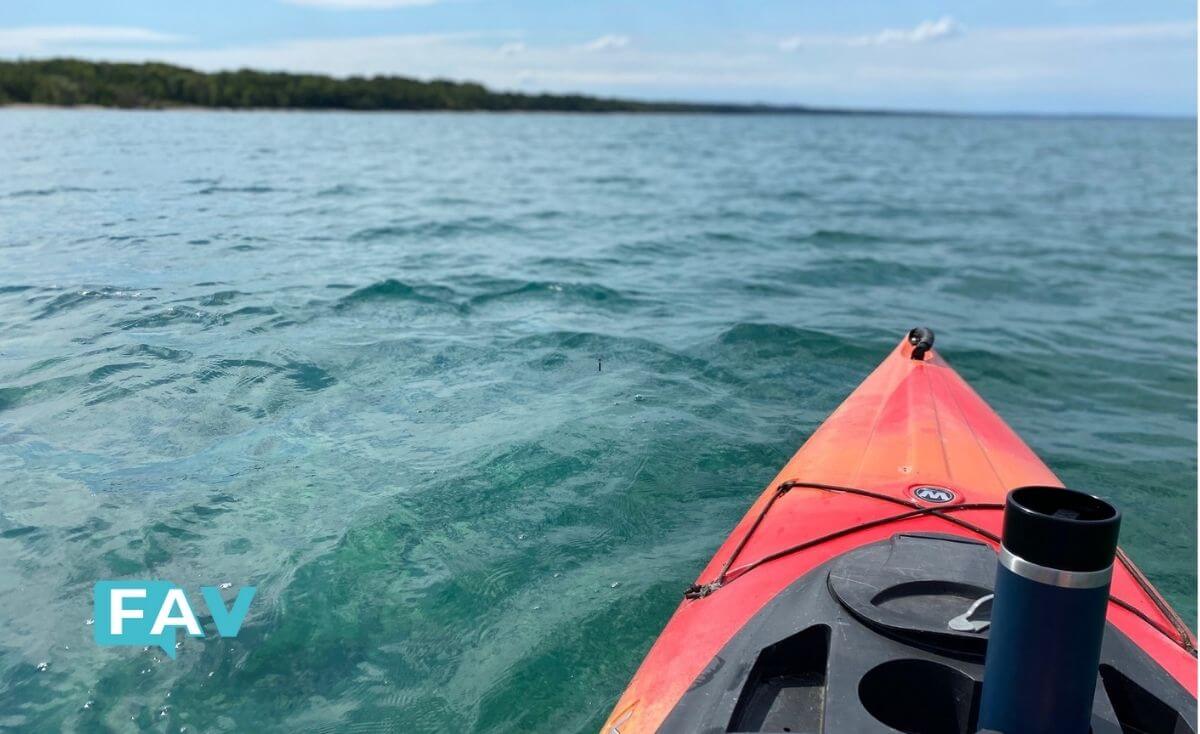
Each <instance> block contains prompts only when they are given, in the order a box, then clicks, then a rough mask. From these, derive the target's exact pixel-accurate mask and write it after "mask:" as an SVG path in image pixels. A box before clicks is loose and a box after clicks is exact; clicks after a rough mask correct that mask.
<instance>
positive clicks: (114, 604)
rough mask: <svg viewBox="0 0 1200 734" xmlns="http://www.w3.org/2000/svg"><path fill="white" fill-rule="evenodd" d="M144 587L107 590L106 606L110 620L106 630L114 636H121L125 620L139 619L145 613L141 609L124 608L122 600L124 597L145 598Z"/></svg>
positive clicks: (123, 600)
mask: <svg viewBox="0 0 1200 734" xmlns="http://www.w3.org/2000/svg"><path fill="white" fill-rule="evenodd" d="M145 598H146V590H145V589H109V590H108V608H109V616H110V621H109V624H108V628H109V629H108V631H109V632H111V633H112V634H113V636H115V637H119V636H121V634H122V632H123V630H124V628H125V620H127V619H141V618H142V617H144V616H145V613H144V612H143V611H142V610H141V609H126V608H125V606H124V602H125V600H126V599H145Z"/></svg>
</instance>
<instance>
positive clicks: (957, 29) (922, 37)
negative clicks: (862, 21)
mask: <svg viewBox="0 0 1200 734" xmlns="http://www.w3.org/2000/svg"><path fill="white" fill-rule="evenodd" d="M965 30H966V29H965V28H964V27H963V25H962V24H961V23H959V22H958V21H956V20H955V19H954V18H951V17H950V16H948V15H944V16H942V17H941V18H938V19H937V20H926V21H922V22H921V23H918V24H917V26H916V27H915V28H908V29H898V28H888V29H886V30H882V31H880V32H879V33H876V34H874V35H870V36H859V37H857V38H853V39H851V40H850V43H851V45H854V46H882V45H884V44H889V43H929V42H930V41H941V40H943V39H946V38H953V37H955V36H960V35H962V34H963V32H964V31H965Z"/></svg>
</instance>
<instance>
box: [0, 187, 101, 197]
mask: <svg viewBox="0 0 1200 734" xmlns="http://www.w3.org/2000/svg"><path fill="white" fill-rule="evenodd" d="M96 191H97V189H90V188H85V187H82V186H51V187H49V188H45V189H21V190H20V191H13V192H10V193H9V194H7V197H8V198H10V199H21V198H25V197H29V196H53V195H55V194H90V193H95V192H96Z"/></svg>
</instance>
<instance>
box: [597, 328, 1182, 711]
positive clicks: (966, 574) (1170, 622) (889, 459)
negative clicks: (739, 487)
mask: <svg viewBox="0 0 1200 734" xmlns="http://www.w3.org/2000/svg"><path fill="white" fill-rule="evenodd" d="M1030 485H1035V486H1039V485H1040V486H1043V487H1045V486H1052V487H1061V486H1062V484H1061V483H1060V482H1059V480H1058V478H1057V477H1055V475H1054V474H1053V473H1052V472H1051V471H1050V469H1049V468H1047V467H1046V465H1045V464H1043V463H1042V461H1041V460H1040V459H1039V458H1038V457H1037V456H1036V455H1035V454H1034V453H1033V451H1031V450H1030V449H1029V447H1028V446H1026V445H1025V443H1024V442H1022V440H1021V439H1020V437H1018V436H1017V434H1016V433H1014V432H1013V430H1012V429H1011V428H1009V427H1008V425H1006V424H1005V422H1004V421H1003V420H1002V419H1001V418H1000V417H999V416H998V415H997V414H996V413H995V412H994V411H993V410H992V409H991V408H990V407H989V406H988V405H987V403H985V402H984V401H983V399H982V398H980V397H979V395H977V394H976V393H975V391H974V390H972V389H971V387H970V386H969V385H967V383H966V382H964V381H963V379H962V378H961V377H959V376H958V374H957V373H955V371H954V370H953V369H952V368H951V367H950V365H949V364H947V363H946V362H945V361H944V360H943V359H942V358H941V356H939V354H938V353H936V352H935V351H934V350H933V336H932V333H931V332H928V330H924V329H914V330H913V331H912V332H911V333H910V334H909V335H908V337H906V338H905V339H904V340H902V341H901V343H900V344H899V345H898V346H897V347H896V348H895V349H894V350H893V351H892V352H891V353H890V354H889V355H888V357H887V358H886V359H884V361H883V363H882V364H880V365H879V367H878V368H876V370H875V371H874V372H873V373H872V374H871V375H870V376H869V377H867V379H866V380H864V381H863V383H862V384H861V385H859V387H858V388H857V389H856V390H855V391H854V392H853V393H852V394H851V395H850V396H849V397H848V398H847V399H846V401H845V402H844V403H842V405H841V406H840V407H838V409H837V410H835V411H834V412H833V414H832V415H830V416H829V418H828V419H826V421H825V423H824V424H823V425H822V426H821V427H820V428H818V430H817V431H816V432H815V433H814V434H813V435H812V436H811V437H810V438H809V440H808V441H807V442H806V443H805V444H804V445H803V446H802V447H801V448H800V450H799V451H798V452H796V454H795V456H793V457H792V459H791V461H789V462H788V463H787V465H786V466H784V467H783V470H782V471H780V472H779V474H778V475H777V476H776V477H775V478H774V479H773V480H772V481H771V483H770V484H769V485H768V486H767V488H766V490H765V491H764V492H763V494H762V495H761V496H760V497H759V498H758V500H757V501H756V502H755V503H754V504H753V505H752V506H751V507H750V509H749V511H748V512H747V513H746V515H745V517H743V518H742V520H741V521H740V522H739V523H738V524H737V526H736V527H735V528H734V529H733V531H732V532H731V533H730V534H729V537H728V539H727V540H726V541H725V543H724V544H723V545H722V546H721V548H720V549H719V550H718V551H717V553H716V555H715V556H714V557H713V559H712V560H711V561H710V562H709V564H708V566H707V567H706V568H705V569H704V570H703V571H702V572H701V574H700V576H699V578H698V579H696V582H695V584H693V585H692V586H691V587H689V588H688V589H687V590H686V593H685V594H684V598H683V600H682V602H681V603H680V605H679V607H678V608H677V609H676V610H675V613H674V615H673V616H672V617H671V619H670V621H669V622H668V623H667V625H666V628H665V629H664V630H663V631H662V634H661V635H659V637H658V639H657V641H656V642H655V643H654V646H653V647H652V648H651V649H650V651H649V653H648V654H647V655H646V658H645V660H644V661H643V662H642V665H641V667H640V668H639V669H638V670H637V672H636V673H635V674H634V676H633V679H632V681H630V683H629V686H628V688H627V689H626V690H625V692H624V694H623V695H622V696H621V697H620V699H619V700H618V701H617V703H616V705H615V707H614V708H613V711H612V714H611V715H610V716H609V718H608V719H607V721H606V722H605V724H604V727H603V729H602V731H603V732H604V734H632V733H633V732H655V731H663V732H676V731H677V732H739V731H773V732H784V731H791V732H809V733H816V732H858V731H867V732H873V731H881V732H892V731H911V732H943V731H944V732H959V731H961V732H974V726H975V721H974V719H973V717H974V716H975V709H976V708H977V706H978V701H977V699H978V697H979V691H980V687H981V686H982V680H983V656H984V652H985V650H986V642H987V639H986V635H987V632H986V625H984V626H983V627H984V629H982V630H980V629H973V628H971V621H970V619H969V618H968V617H969V614H970V611H969V607H970V606H971V604H972V603H973V601H974V600H976V599H978V598H980V597H981V596H982V595H983V594H987V593H989V592H990V591H991V590H992V588H993V583H994V579H995V575H996V563H997V549H998V547H999V541H1000V534H1001V531H1002V528H1001V521H1002V510H1003V507H1004V502H1005V498H1006V496H1007V494H1008V493H1009V492H1010V490H1013V489H1016V488H1018V487H1025V486H1030ZM1058 491H1059V490H1055V491H1054V492H1055V494H1057V492H1058ZM682 591H684V590H683V589H682V588H681V592H682ZM1099 604H1101V605H1102V604H1103V597H1102V596H1101V597H1099ZM954 618H958V619H960V620H961V619H966V620H967V621H966V622H965V623H960V624H953V623H949V622H950V620H952V619H954ZM1099 673H1100V677H1099V678H1098V679H1097V680H1098V681H1099V682H1098V683H1097V686H1096V692H1095V703H1094V709H1093V711H1094V718H1093V722H1094V723H1093V725H1092V726H1093V729H1092V730H1093V731H1094V732H1096V734H1100V733H1101V732H1103V731H1111V732H1115V733H1119V732H1131V731H1133V732H1141V731H1145V732H1160V731H1161V732H1163V733H1164V734H1182V733H1184V732H1190V733H1194V732H1195V730H1196V675H1197V665H1196V646H1195V638H1194V636H1193V635H1192V633H1191V632H1190V631H1189V629H1188V628H1187V626H1186V625H1185V624H1184V622H1183V621H1182V620H1181V618H1180V617H1179V615H1178V614H1176V613H1175V612H1174V610H1172V609H1171V607H1170V605H1169V604H1168V603H1167V602H1166V601H1165V600H1164V599H1163V597H1162V596H1161V595H1160V594H1159V593H1158V592H1157V591H1156V590H1155V589H1154V587H1153V586H1152V585H1151V584H1150V583H1149V581H1148V580H1147V579H1146V577H1145V576H1144V575H1143V574H1142V572H1141V571H1139V570H1138V569H1137V567H1135V566H1134V565H1133V563H1132V562H1131V561H1130V560H1129V558H1128V557H1127V556H1125V555H1124V554H1123V553H1121V552H1120V551H1118V552H1117V556H1116V561H1115V562H1114V563H1113V564H1112V572H1111V589H1110V596H1109V601H1108V609H1107V627H1106V630H1105V631H1104V638H1103V649H1102V654H1101V659H1100V669H1099ZM922 717H925V718H922Z"/></svg>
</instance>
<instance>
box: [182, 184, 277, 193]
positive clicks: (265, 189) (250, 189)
mask: <svg viewBox="0 0 1200 734" xmlns="http://www.w3.org/2000/svg"><path fill="white" fill-rule="evenodd" d="M276 191H280V189H277V188H273V187H271V186H264V185H253V186H215V185H214V186H205V187H204V188H202V189H200V190H199V191H197V192H196V193H197V194H204V195H208V194H270V193H274V192H276Z"/></svg>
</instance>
